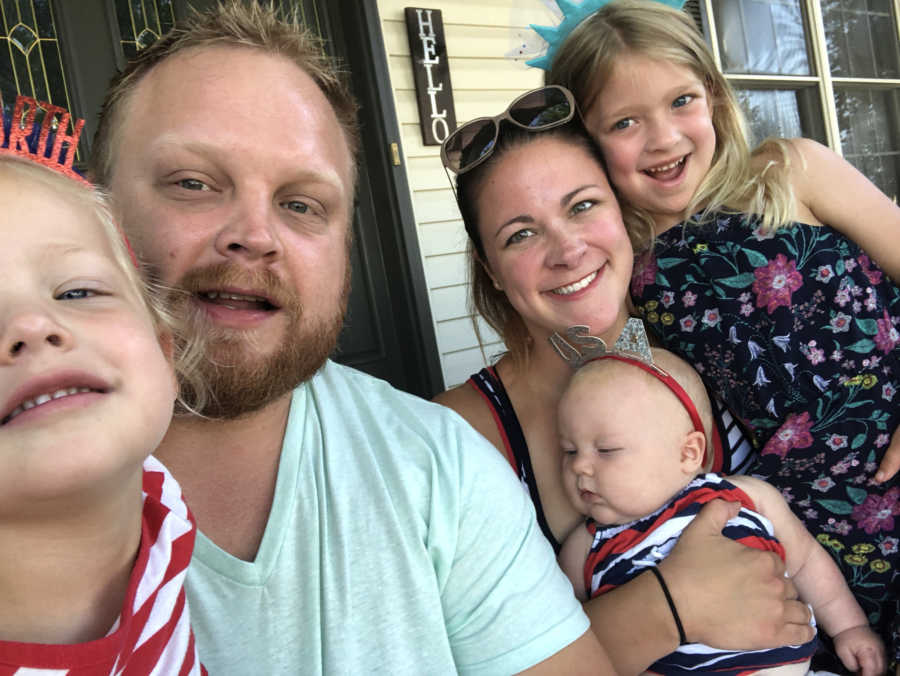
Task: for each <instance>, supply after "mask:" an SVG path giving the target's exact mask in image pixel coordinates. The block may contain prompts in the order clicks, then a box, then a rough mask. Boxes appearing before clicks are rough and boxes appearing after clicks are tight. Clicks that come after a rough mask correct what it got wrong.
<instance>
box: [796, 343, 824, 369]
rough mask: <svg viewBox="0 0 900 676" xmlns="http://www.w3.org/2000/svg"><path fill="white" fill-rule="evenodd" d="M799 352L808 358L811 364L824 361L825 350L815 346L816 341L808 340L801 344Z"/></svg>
mask: <svg viewBox="0 0 900 676" xmlns="http://www.w3.org/2000/svg"><path fill="white" fill-rule="evenodd" d="M800 352H801V353H802V354H803V355H805V356H806V358H807V359H809V361H810V363H811V364H812V365H813V366H815V365H816V364H821V363H822V362H823V361H825V350H823V349H822V348H820V347H816V341H814V340H811V341H809V342H808V343H807V344H806V345H801V346H800Z"/></svg>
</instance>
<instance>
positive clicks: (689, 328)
mask: <svg viewBox="0 0 900 676" xmlns="http://www.w3.org/2000/svg"><path fill="white" fill-rule="evenodd" d="M678 323H679V325H680V326H681V330H682V331H684V332H685V333H692V332H693V331H694V329H695V328H696V326H697V320H696V319H694V315H688V316H687V317H682V318H681V321H680V322H678Z"/></svg>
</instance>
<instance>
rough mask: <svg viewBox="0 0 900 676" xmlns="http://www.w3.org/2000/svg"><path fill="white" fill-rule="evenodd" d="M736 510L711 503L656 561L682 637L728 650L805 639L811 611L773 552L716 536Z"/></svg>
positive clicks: (720, 502) (810, 631)
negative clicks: (799, 596) (666, 552)
mask: <svg viewBox="0 0 900 676" xmlns="http://www.w3.org/2000/svg"><path fill="white" fill-rule="evenodd" d="M738 509H739V505H738V504H737V503H728V502H725V501H723V500H714V501H712V502H710V503H709V504H708V505H706V506H705V507H704V508H703V509H702V510H701V511H700V513H699V514H698V515H697V517H696V518H695V519H694V521H693V523H691V524H690V525H689V526H688V527H687V528H686V529H685V531H684V533H683V534H682V536H681V539H680V540H679V541H678V544H676V545H675V548H674V549H673V550H672V553H671V554H669V556H668V557H667V558H666V559H665V560H664V561H663V562H661V563H660V566H659V569H660V570H661V571H662V573H663V575H664V577H665V579H666V582H667V583H668V586H669V590H670V592H671V594H672V597H673V599H674V602H675V607H676V608H677V609H678V613H679V615H680V617H681V622H682V624H683V625H684V630H685V634H686V636H687V639H688V641H691V642H697V643H704V644H707V645H710V646H714V647H716V648H723V649H731V650H758V649H764V648H776V647H778V646H782V645H798V644H801V643H806V642H807V641H809V640H811V639H812V637H813V635H814V631H813V629H812V627H810V626H809V620H810V613H809V609H808V608H807V607H806V604H804V603H802V602H800V601H798V600H797V590H796V589H795V587H794V585H793V583H792V582H791V581H790V579H788V578H786V577H785V576H784V563H783V562H782V561H781V559H780V558H779V557H778V555H777V554H775V553H773V552H763V551H760V550H757V549H751V548H750V547H747V546H745V545H742V544H739V543H737V542H735V541H733V540H730V539H728V538H726V537H725V536H723V535H722V528H724V526H725V523H726V522H727V521H728V519H730V518H732V517H733V516H735V515H736V514H737V513H738ZM660 597H662V592H660ZM663 603H664V601H663ZM672 624H673V627H674V620H673V622H672Z"/></svg>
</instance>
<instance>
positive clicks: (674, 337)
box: [631, 213, 900, 668]
mask: <svg viewBox="0 0 900 676" xmlns="http://www.w3.org/2000/svg"><path fill="white" fill-rule="evenodd" d="M631 292H632V296H633V298H634V302H635V305H636V307H637V309H638V311H639V312H640V313H641V314H642V315H643V317H644V320H645V322H646V324H647V326H648V327H649V328H650V329H651V330H653V331H654V332H655V333H656V334H657V335H659V336H660V338H661V339H662V340H663V342H664V344H665V346H666V347H667V348H668V349H670V350H672V351H673V352H676V353H678V354H680V355H681V356H682V357H684V358H685V359H686V360H687V361H689V362H691V363H692V364H693V365H694V367H695V368H696V369H697V370H698V371H699V372H700V374H701V375H702V376H703V377H704V378H705V379H706V380H707V384H708V385H709V386H710V389H712V390H713V391H716V392H719V393H720V394H721V395H722V396H723V399H724V400H725V402H726V403H727V404H728V405H729V406H730V408H731V409H732V411H733V412H734V413H735V414H736V415H738V416H739V417H740V418H742V419H743V420H744V421H745V422H746V423H747V425H748V427H749V428H750V430H751V432H752V434H753V436H754V442H755V443H756V444H757V447H758V448H759V449H760V452H759V456H758V458H757V460H756V463H755V466H753V467H751V468H750V469H749V473H751V474H754V475H757V476H760V477H762V478H764V479H766V480H767V481H768V482H769V483H771V484H772V485H774V486H776V487H777V488H778V489H779V490H780V491H781V493H782V494H783V495H784V497H785V499H786V500H787V501H788V503H789V504H790V505H791V508H792V509H793V510H794V512H795V513H796V514H797V516H798V517H800V519H801V520H802V521H803V522H804V523H805V524H806V527H807V529H808V530H809V531H810V532H811V533H812V535H813V537H815V538H816V539H817V540H818V541H819V542H820V543H821V544H822V545H823V546H824V547H825V548H826V549H827V550H828V551H829V552H830V553H831V555H832V556H833V558H834V560H835V561H836V562H837V564H838V566H839V567H840V569H841V571H842V572H843V574H844V577H845V578H846V579H847V582H848V584H849V585H850V588H851V589H852V590H853V593H854V594H855V595H856V598H857V600H858V601H859V604H860V605H861V606H862V608H863V610H864V611H865V613H866V614H867V615H868V617H869V621H870V623H871V624H872V625H873V627H874V628H875V629H876V631H878V633H879V634H881V636H882V637H883V638H884V639H885V642H886V644H887V646H888V652H889V657H892V658H893V659H894V660H897V657H898V651H900V640H898V635H897V634H898V619H897V618H898V606H900V601H898V597H900V589H898V587H900V576H898V572H897V569H898V565H900V556H898V536H900V483H898V481H897V478H896V477H895V478H894V479H891V480H890V481H888V482H886V483H885V484H882V485H878V484H875V483H874V482H873V481H872V477H873V476H874V474H875V470H876V468H877V467H878V463H879V462H880V460H881V458H882V457H883V455H884V452H885V450H886V448H887V446H888V443H889V441H890V438H891V435H892V434H893V432H894V430H895V428H896V427H897V426H898V423H900V394H897V391H898V388H900V346H898V345H900V334H898V331H897V325H898V322H900V290H898V288H897V286H896V285H895V284H894V283H893V282H892V281H891V280H890V279H888V278H887V277H886V275H885V274H884V273H883V272H882V271H881V270H880V269H879V268H878V266H877V265H876V264H875V263H874V261H872V260H871V259H870V258H869V257H868V256H867V255H866V254H865V253H864V252H863V251H862V250H861V249H860V248H859V247H858V246H856V245H855V244H854V243H853V242H851V241H849V240H848V239H847V238H845V237H844V236H842V235H841V234H840V233H838V232H837V231H835V230H834V229H832V228H830V227H827V226H822V227H814V226H810V225H805V224H800V223H797V224H793V225H791V226H785V227H783V228H780V229H779V230H777V231H776V232H775V233H768V234H766V233H764V232H763V231H762V230H761V228H760V227H759V223H758V220H757V219H756V218H755V217H747V216H746V215H744V214H731V213H727V214H726V213H723V214H718V215H716V216H715V217H714V218H712V219H710V220H707V221H706V222H704V223H703V224H696V223H691V222H689V223H687V224H679V225H676V226H675V227H673V228H671V229H669V230H667V231H666V232H664V233H663V234H662V235H661V236H660V237H659V238H658V239H657V241H656V243H655V245H654V247H653V249H652V250H651V251H650V252H648V253H647V254H645V255H644V256H643V257H642V258H641V259H640V260H639V261H638V262H637V263H636V265H635V272H634V277H633V278H632V284H631ZM892 634H893V636H892ZM825 666H826V665H824V664H823V665H821V666H820V667H819V668H825Z"/></svg>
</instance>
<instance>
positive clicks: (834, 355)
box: [829, 350, 844, 361]
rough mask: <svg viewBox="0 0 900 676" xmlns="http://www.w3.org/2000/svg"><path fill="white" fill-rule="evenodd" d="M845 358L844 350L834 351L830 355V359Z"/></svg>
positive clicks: (838, 359)
mask: <svg viewBox="0 0 900 676" xmlns="http://www.w3.org/2000/svg"><path fill="white" fill-rule="evenodd" d="M843 358H844V352H843V350H835V351H834V352H832V353H831V356H830V357H829V359H831V360H832V361H840V360H841V359H843Z"/></svg>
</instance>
